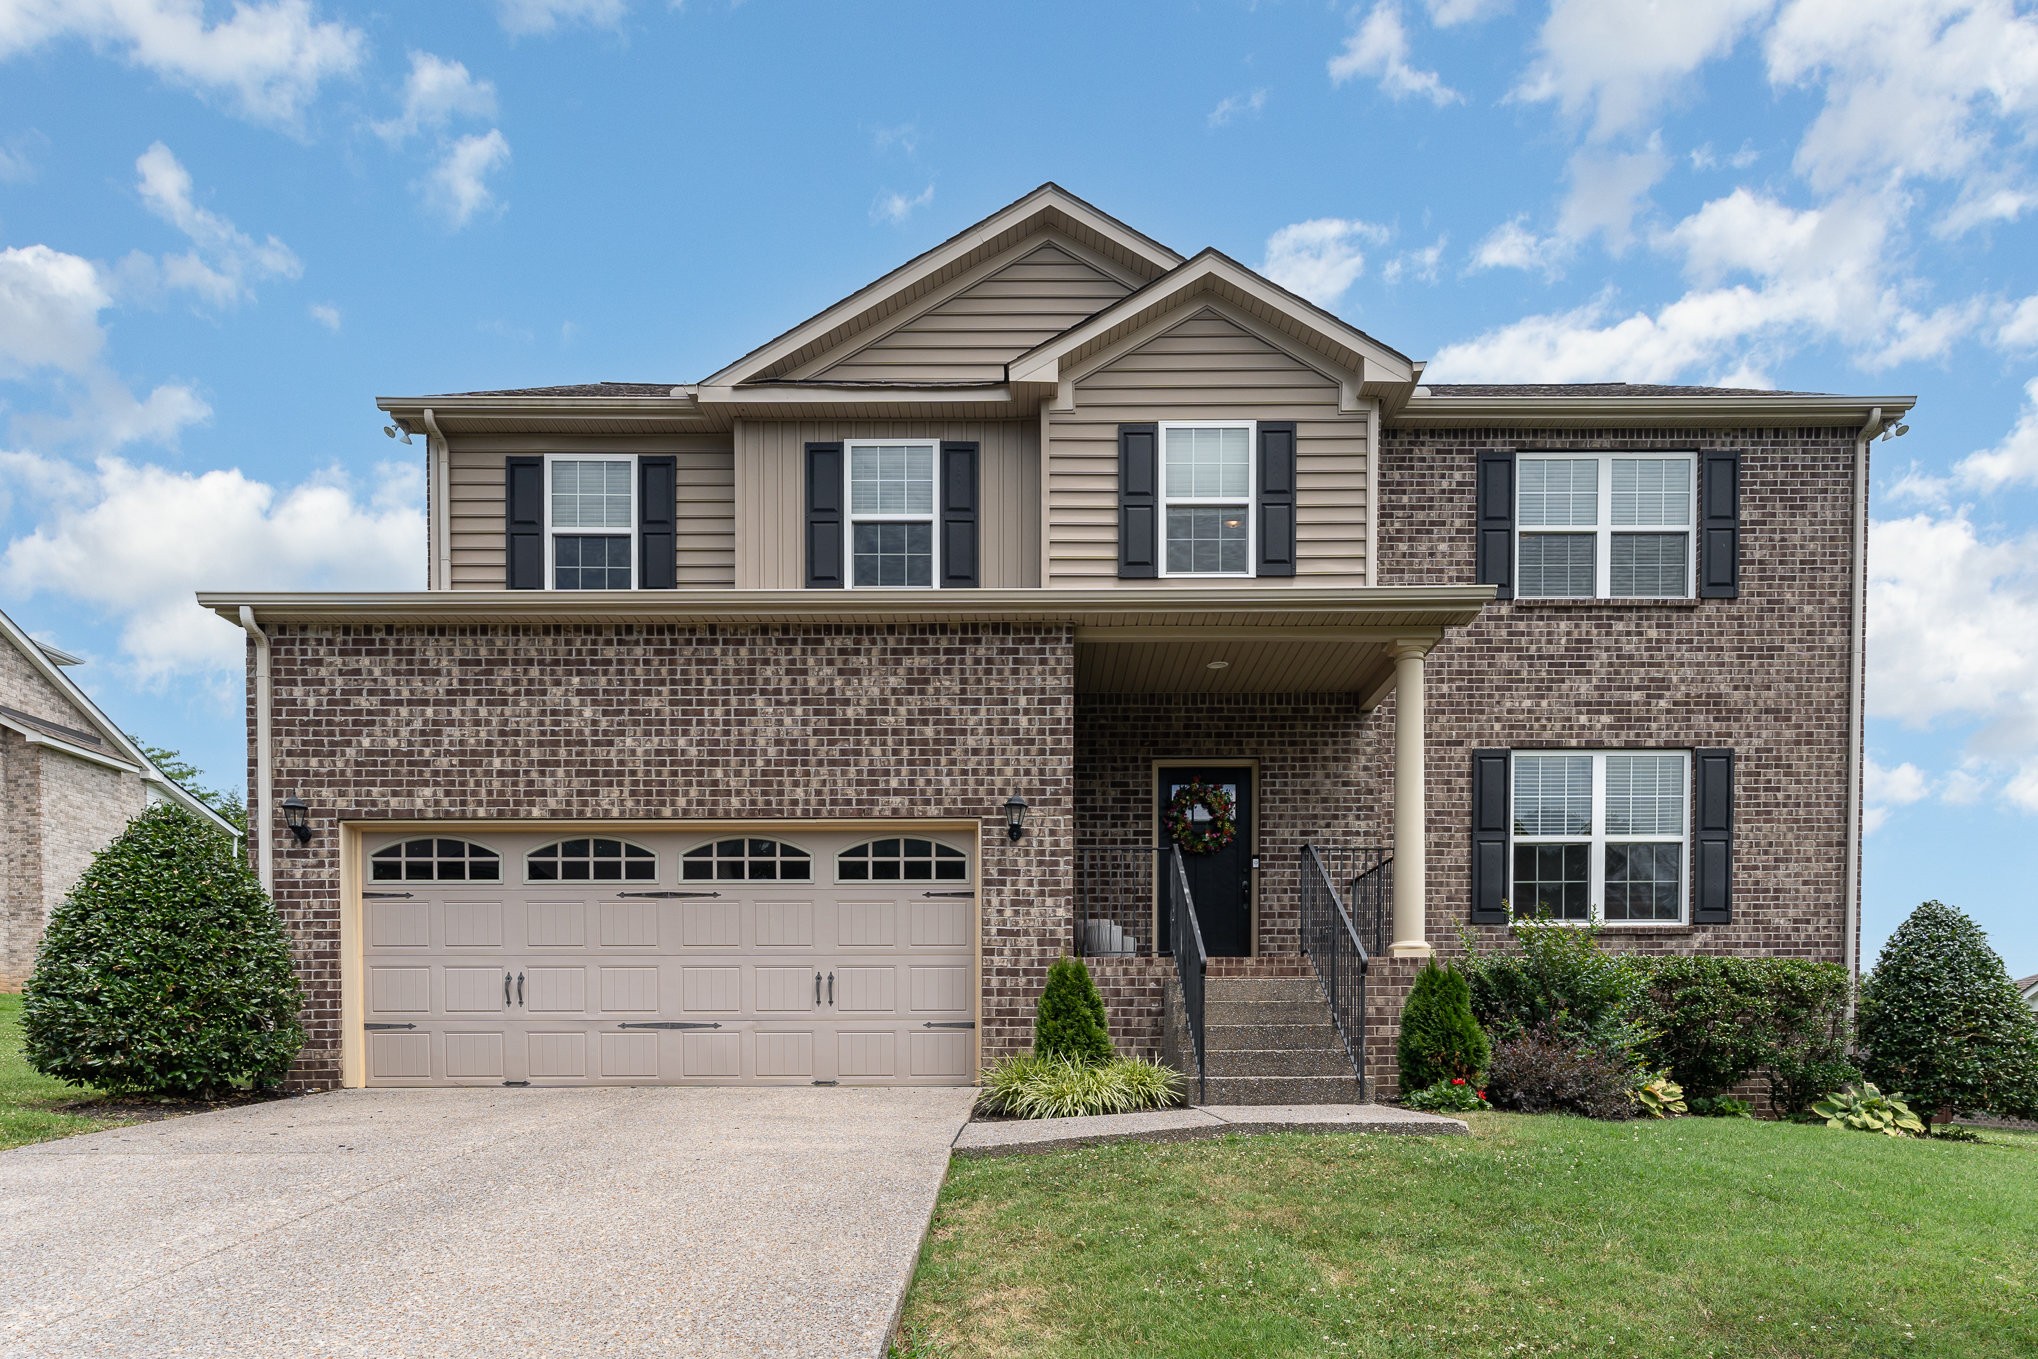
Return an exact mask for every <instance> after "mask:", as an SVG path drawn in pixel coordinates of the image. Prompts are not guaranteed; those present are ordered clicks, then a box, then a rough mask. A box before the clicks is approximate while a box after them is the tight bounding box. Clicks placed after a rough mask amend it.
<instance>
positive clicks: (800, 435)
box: [736, 420, 1040, 590]
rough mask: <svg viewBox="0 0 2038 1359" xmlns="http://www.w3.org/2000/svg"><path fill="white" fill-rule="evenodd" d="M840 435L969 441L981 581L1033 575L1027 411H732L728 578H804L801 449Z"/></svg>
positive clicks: (744, 581)
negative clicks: (960, 414) (744, 414)
mask: <svg viewBox="0 0 2038 1359" xmlns="http://www.w3.org/2000/svg"><path fill="white" fill-rule="evenodd" d="M841 439H950V440H964V441H967V440H974V441H975V442H976V444H977V445H978V469H979V470H978V477H979V479H980V482H981V485H980V487H979V493H980V494H979V503H978V506H977V523H978V526H979V532H980V535H981V536H980V539H979V541H978V546H977V550H978V553H979V558H978V570H979V577H980V582H981V584H982V585H983V586H984V588H986V589H1018V588H1023V587H1026V586H1034V585H1038V584H1040V429H1039V425H1038V423H1037V422H1036V421H1032V420H994V421H982V420H978V421H970V420H962V421H954V422H949V421H941V420H784V421H777V420H773V421H765V420H738V421H737V422H736V546H737V551H736V586H737V588H738V589H742V590H797V589H799V588H801V587H802V586H804V585H805V584H806V583H807V568H806V558H805V551H806V549H805V544H804V539H805V536H806V535H805V532H804V528H805V518H806V505H807V488H806V475H807V469H806V462H807V456H806V449H807V445H808V444H809V443H829V442H834V441H836V440H841Z"/></svg>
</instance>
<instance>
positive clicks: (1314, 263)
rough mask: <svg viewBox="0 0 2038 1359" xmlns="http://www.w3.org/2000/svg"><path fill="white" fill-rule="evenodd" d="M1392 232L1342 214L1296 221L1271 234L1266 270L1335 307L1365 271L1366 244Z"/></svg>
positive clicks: (1262, 269)
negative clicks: (1343, 216)
mask: <svg viewBox="0 0 2038 1359" xmlns="http://www.w3.org/2000/svg"><path fill="white" fill-rule="evenodd" d="M1387 235H1388V233H1387V229H1386V228H1385V227H1382V226H1376V225H1375V224H1373V223H1371V222H1360V221H1353V220H1348V219H1346V218H1342V217H1318V218H1316V219H1314V220H1312V221H1308V222H1296V223H1294V224H1292V225H1290V226H1284V227H1282V228H1281V229H1280V230H1279V231H1276V232H1275V233H1274V234H1273V235H1271V236H1269V237H1267V253H1266V257H1265V259H1264V260H1263V262H1262V263H1261V264H1260V272H1261V273H1263V274H1265V275H1266V276H1267V277H1268V278H1271V279H1272V280H1274V282H1276V283H1278V284H1280V285H1281V286H1282V287H1283V288H1286V289H1288V290H1289V291H1290V292H1295V293H1300V294H1301V295H1302V296H1304V297H1306V298H1308V299H1309V300H1310V301H1311V302H1314V303H1316V305H1318V306H1319V307H1333V306H1336V305H1337V301H1338V299H1339V298H1341V297H1343V296H1344V295H1345V291H1346V290H1347V289H1348V288H1350V287H1351V286H1352V284H1353V282H1354V281H1356V280H1357V278H1358V277H1359V275H1360V274H1361V273H1363V272H1364V271H1365V267H1366V256H1365V252H1364V250H1363V249H1362V248H1361V247H1362V246H1366V245H1380V244H1383V243H1384V242H1385V241H1386V240H1387Z"/></svg>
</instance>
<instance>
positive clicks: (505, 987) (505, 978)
mask: <svg viewBox="0 0 2038 1359" xmlns="http://www.w3.org/2000/svg"><path fill="white" fill-rule="evenodd" d="M502 1008H503V1009H505V1010H507V1009H508V1008H509V973H507V972H505V973H503V974H502Z"/></svg>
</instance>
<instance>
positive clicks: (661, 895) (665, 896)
mask: <svg viewBox="0 0 2038 1359" xmlns="http://www.w3.org/2000/svg"><path fill="white" fill-rule="evenodd" d="M616 895H617V896H619V897H656V898H657V899H659V900H660V901H672V900H675V899H677V898H679V897H718V896H720V895H722V894H721V893H720V892H618V893H616Z"/></svg>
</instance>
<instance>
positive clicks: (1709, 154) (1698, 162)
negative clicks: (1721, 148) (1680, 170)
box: [1690, 142, 1762, 170]
mask: <svg viewBox="0 0 2038 1359" xmlns="http://www.w3.org/2000/svg"><path fill="white" fill-rule="evenodd" d="M1690 159H1691V168H1692V169H1694V170H1718V169H1722V168H1724V169H1728V170H1745V169H1747V168H1748V167H1749V166H1751V165H1753V164H1754V163H1755V162H1756V161H1758V160H1760V159H1762V153H1761V152H1760V151H1757V150H1756V149H1755V148H1754V147H1753V146H1751V145H1749V144H1748V143H1747V142H1743V143H1741V149H1740V150H1738V151H1735V152H1733V153H1731V154H1729V155H1724V156H1723V155H1720V154H1719V153H1718V152H1716V151H1714V150H1713V149H1712V143H1711V142H1707V143H1705V144H1704V145H1702V146H1694V147H1693V148H1691V157H1690Z"/></svg>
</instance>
